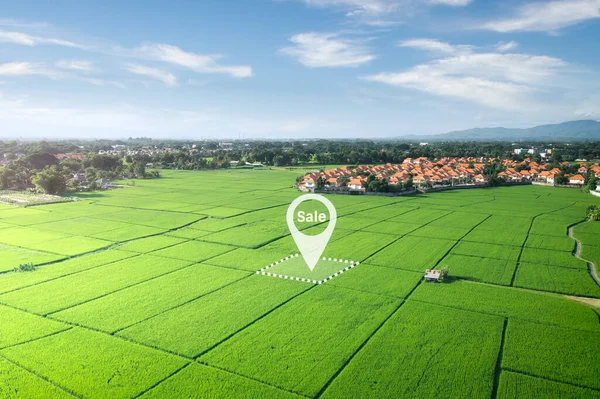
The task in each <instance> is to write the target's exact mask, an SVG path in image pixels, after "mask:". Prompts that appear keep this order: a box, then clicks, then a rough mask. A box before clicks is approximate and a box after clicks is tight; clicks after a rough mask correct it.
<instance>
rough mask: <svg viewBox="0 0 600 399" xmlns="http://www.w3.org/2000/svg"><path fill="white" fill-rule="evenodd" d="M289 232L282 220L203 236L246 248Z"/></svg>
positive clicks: (256, 223) (204, 238)
mask: <svg viewBox="0 0 600 399" xmlns="http://www.w3.org/2000/svg"><path fill="white" fill-rule="evenodd" d="M288 234H290V231H289V229H288V226H287V224H286V223H284V222H283V220H282V221H281V222H274V221H262V222H254V223H249V224H246V225H244V226H241V227H233V228H231V229H229V230H226V231H223V232H217V233H213V234H210V235H207V236H204V237H202V240H203V241H210V242H217V243H221V244H229V245H236V246H242V247H246V248H258V247H260V246H262V245H265V244H267V243H269V242H271V241H274V240H276V239H278V238H281V237H283V236H286V235H288Z"/></svg>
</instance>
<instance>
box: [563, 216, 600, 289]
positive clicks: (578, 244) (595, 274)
mask: <svg viewBox="0 0 600 399" xmlns="http://www.w3.org/2000/svg"><path fill="white" fill-rule="evenodd" d="M582 223H585V221H584V222H579V223H577V224H574V225H573V226H570V227H569V229H568V230H567V234H568V235H569V237H570V238H571V239H573V240H575V251H573V256H574V257H576V258H578V259H581V260H582V261H584V262H586V263H587V265H588V270H589V271H590V275H591V276H592V278H593V279H594V281H595V282H596V284H598V286H600V277H598V270H597V269H596V266H595V265H594V264H593V263H592V262H590V261H589V260H587V259H585V258H582V257H581V242H580V241H579V240H578V239H577V238H575V236H573V229H574V228H575V226H579V225H580V224H582Z"/></svg>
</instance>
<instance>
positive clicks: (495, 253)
mask: <svg viewBox="0 0 600 399" xmlns="http://www.w3.org/2000/svg"><path fill="white" fill-rule="evenodd" d="M520 252H521V248H520V247H511V246H508V245H497V244H483V243H479V242H470V241H461V242H459V243H458V244H457V245H456V247H454V248H453V249H452V254H456V255H467V256H476V257H479V258H492V259H505V260H510V261H513V262H516V261H517V259H518V258H519V253H520Z"/></svg>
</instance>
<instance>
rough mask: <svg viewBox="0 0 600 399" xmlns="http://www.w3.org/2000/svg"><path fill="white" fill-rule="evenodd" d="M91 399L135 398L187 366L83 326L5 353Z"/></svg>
mask: <svg viewBox="0 0 600 399" xmlns="http://www.w3.org/2000/svg"><path fill="white" fill-rule="evenodd" d="M0 355H2V356H4V357H6V358H8V359H9V360H11V361H14V362H16V363H18V364H19V365H23V367H25V368H27V369H29V370H32V371H33V372H35V373H36V374H38V375H40V376H42V377H44V378H47V379H48V380H49V381H51V382H53V383H55V384H57V385H59V386H61V387H64V388H65V389H67V390H69V391H71V392H77V393H78V394H80V395H82V396H84V397H86V398H130V397H133V396H136V395H138V394H140V393H142V392H144V391H145V390H147V389H149V388H150V387H152V386H153V385H155V384H156V383H158V382H160V381H161V380H162V379H164V378H166V377H168V376H169V375H170V374H172V373H174V372H175V371H177V370H178V369H180V368H181V367H183V366H185V365H186V364H187V361H186V360H183V359H181V358H179V357H176V356H173V355H169V354H165V353H161V352H158V351H155V350H152V349H149V348H144V347H143V346H140V345H135V344H132V343H129V342H125V341H123V340H121V339H118V338H115V337H111V336H108V335H106V334H103V333H98V332H93V331H89V330H84V329H80V328H77V327H76V328H73V329H70V330H68V331H65V332H62V333H59V334H55V335H52V336H49V337H46V338H42V339H39V340H36V341H32V342H29V343H26V344H23V345H19V346H13V347H10V348H7V349H4V350H2V351H0Z"/></svg>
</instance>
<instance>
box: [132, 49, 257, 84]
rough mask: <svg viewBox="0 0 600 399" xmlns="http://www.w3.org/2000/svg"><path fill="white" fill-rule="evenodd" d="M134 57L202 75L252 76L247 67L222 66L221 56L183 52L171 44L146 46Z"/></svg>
mask: <svg viewBox="0 0 600 399" xmlns="http://www.w3.org/2000/svg"><path fill="white" fill-rule="evenodd" d="M134 55H135V56H139V57H142V58H150V59H154V60H160V61H163V62H167V63H170V64H175V65H179V66H182V67H185V68H188V69H191V70H193V71H195V72H200V73H222V74H227V75H231V76H233V77H236V78H247V77H251V76H252V67H250V66H247V65H241V66H228V65H220V64H219V63H218V61H219V59H221V58H222V56H220V55H203V54H197V53H191V52H187V51H184V50H182V49H181V48H179V47H177V46H172V45H170V44H146V45H143V46H141V47H138V48H137V49H135V50H134Z"/></svg>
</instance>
